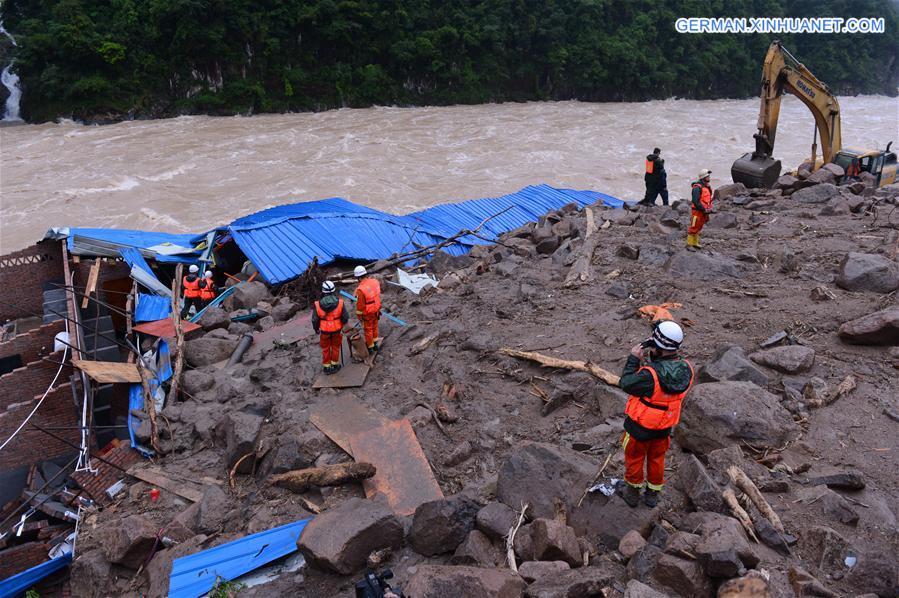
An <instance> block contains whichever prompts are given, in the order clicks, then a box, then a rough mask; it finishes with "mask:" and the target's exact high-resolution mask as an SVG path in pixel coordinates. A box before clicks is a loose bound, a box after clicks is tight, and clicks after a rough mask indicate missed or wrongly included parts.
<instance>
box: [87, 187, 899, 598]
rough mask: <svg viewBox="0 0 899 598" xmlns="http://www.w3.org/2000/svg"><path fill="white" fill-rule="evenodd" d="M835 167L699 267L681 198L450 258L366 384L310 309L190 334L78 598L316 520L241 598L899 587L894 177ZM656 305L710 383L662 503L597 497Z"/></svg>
mask: <svg viewBox="0 0 899 598" xmlns="http://www.w3.org/2000/svg"><path fill="white" fill-rule="evenodd" d="M819 172H820V171H819ZM830 174H831V177H828V176H826V175H820V174H818V173H816V174H815V175H809V174H808V173H806V172H805V171H800V172H799V175H800V176H798V177H794V176H792V175H785V176H783V177H781V179H780V180H779V181H778V184H777V186H776V188H775V189H773V190H770V191H766V190H756V189H745V188H743V187H742V185H726V186H724V187H722V188H720V189H719V190H718V195H719V197H718V199H717V200H716V209H717V210H718V211H717V212H716V213H714V214H713V215H712V217H711V220H710V222H709V225H708V229H707V232H706V234H705V235H704V237H703V241H704V242H705V249H704V250H702V251H698V252H696V251H688V250H687V249H686V247H685V244H684V235H685V232H684V231H685V228H686V222H687V218H688V215H689V209H688V207H687V206H686V202H677V203H676V204H675V205H674V206H673V207H670V208H661V207H655V208H640V209H638V210H633V209H625V208H617V209H609V208H605V207H603V206H602V205H594V206H590V207H587V208H585V209H582V210H581V209H578V207H577V206H576V205H570V206H566V207H564V208H562V209H560V210H558V211H556V212H551V213H549V214H546V215H545V216H543V217H542V218H540V220H539V221H538V222H534V223H530V224H527V225H525V226H523V227H521V228H519V229H516V230H514V231H511V232H509V233H508V234H505V235H503V236H502V237H501V238H500V239H499V240H498V241H497V243H496V244H495V245H490V246H478V247H475V248H474V249H473V250H472V251H471V253H470V254H469V255H468V256H466V257H465V258H452V257H451V256H439V257H438V258H436V259H434V260H433V261H432V262H431V263H430V266H429V267H428V269H429V271H431V272H432V273H433V274H434V275H436V277H437V278H438V279H439V281H440V282H439V284H438V286H437V287H436V288H435V287H432V286H431V287H426V288H423V289H421V291H420V293H418V294H413V293H411V292H409V291H407V290H405V289H404V288H402V287H399V286H395V285H385V286H384V295H383V300H384V308H385V310H386V311H389V312H391V313H393V314H396V315H397V316H398V317H399V318H401V319H402V321H403V322H404V323H405V325H400V324H397V323H395V322H392V321H389V320H387V319H382V320H381V328H382V333H381V334H382V336H383V338H384V340H383V344H382V349H381V351H380V352H379V353H378V355H377V357H376V359H375V360H374V362H373V365H372V367H371V370H370V372H368V373H367V377H365V378H364V380H363V383H361V385H356V386H354V387H352V388H322V389H314V388H313V383H314V381H315V379H316V376H317V375H318V373H319V371H320V367H321V366H320V360H319V352H318V343H317V339H316V338H315V337H314V336H313V332H312V328H311V324H310V323H309V314H308V311H307V310H306V309H305V308H304V307H301V305H300V303H298V302H297V301H295V300H294V299H292V298H290V297H288V296H287V295H280V296H275V295H272V294H271V292H270V291H269V290H268V289H266V288H265V286H264V285H262V284H261V283H252V284H249V285H243V286H244V287H245V288H242V289H241V291H240V292H239V293H238V292H235V293H234V294H233V295H232V296H231V297H230V298H229V300H228V301H226V302H225V305H224V306H223V308H221V309H216V310H209V311H208V312H207V313H205V314H204V315H203V317H202V318H201V319H200V320H199V322H198V323H199V324H200V325H201V326H202V328H203V330H202V331H198V332H197V333H194V334H197V336H196V337H191V338H189V339H188V340H186V341H185V343H184V355H185V358H186V365H187V369H186V370H185V373H184V377H183V384H182V388H181V396H180V400H177V401H170V402H168V403H167V404H166V406H165V408H164V409H163V410H162V411H161V412H160V414H159V415H160V418H159V419H160V422H161V423H160V425H159V434H158V437H157V438H154V439H152V440H155V441H156V442H158V444H159V446H160V448H161V453H162V454H161V455H160V456H159V457H158V459H156V460H155V462H154V463H150V462H142V463H139V464H137V465H133V466H130V467H129V473H130V474H131V475H130V476H129V477H128V479H127V481H128V484H127V488H126V489H125V490H124V491H123V492H121V493H119V494H117V495H116V496H115V497H114V498H112V499H111V502H110V504H107V506H106V507H105V508H103V509H102V510H101V509H96V508H89V509H85V510H84V511H83V512H84V516H83V520H82V522H81V525H80V536H79V545H78V553H77V556H76V558H75V560H74V562H73V564H72V571H71V583H72V592H73V594H75V595H79V596H101V595H110V594H112V595H140V594H143V595H150V596H162V595H166V593H167V591H168V590H167V588H168V587H169V586H168V584H169V577H170V575H171V574H172V568H173V567H172V563H173V562H174V561H176V560H177V559H178V558H181V557H184V556H186V555H191V554H196V553H199V552H202V551H204V550H208V549H210V548H212V547H215V546H219V545H222V544H225V543H227V542H229V541H233V540H236V539H240V538H243V537H245V536H249V535H252V534H256V533H259V532H263V531H265V530H269V529H271V528H274V527H276V526H280V525H285V524H289V523H292V522H296V521H299V520H303V519H308V518H311V520H310V521H309V522H308V523H307V524H306V527H305V529H304V530H303V531H302V534H301V535H299V538H298V541H297V543H296V547H297V548H298V550H299V553H300V554H301V555H302V556H303V557H304V559H305V562H306V567H305V568H303V569H301V570H300V571H299V572H296V571H295V572H292V573H283V574H281V575H280V576H276V577H274V578H273V579H268V580H267V582H266V583H264V584H262V585H253V586H249V587H244V589H242V590H240V592H239V594H238V595H247V596H254V595H256V596H263V595H264V596H270V595H290V594H304V593H305V594H306V595H322V596H324V595H349V594H351V593H352V588H353V586H354V584H355V583H356V581H358V580H359V579H361V578H362V576H363V574H364V572H365V570H366V569H367V568H369V569H371V570H373V571H378V570H381V569H384V568H390V569H391V570H392V571H393V574H394V578H393V579H391V580H390V584H391V585H394V586H396V587H400V588H402V589H403V591H404V592H406V594H407V595H409V596H415V597H416V598H422V597H425V598H426V597H437V596H447V595H462V596H497V597H500V596H502V597H506V596H509V597H512V596H528V597H550V596H552V597H558V596H571V597H575V596H590V595H597V596H599V595H601V596H622V595H623V596H631V597H638V596H745V595H754V596H766V595H770V596H790V595H794V594H795V595H823V596H829V595H833V596H836V595H857V594H864V593H869V594H872V593H873V594H877V595H879V596H893V595H895V592H896V587H897V582H899V564H897V561H896V558H895V555H896V554H899V526H897V519H896V514H897V509H899V505H897V504H896V500H895V497H896V496H897V495H899V477H897V476H896V475H895V473H894V471H893V470H894V469H895V466H894V464H895V461H896V453H897V451H899V443H897V440H896V439H897V434H896V425H897V421H896V420H897V418H899V416H896V413H897V412H899V403H897V396H896V392H895V380H896V375H897V374H896V367H897V364H899V356H897V355H896V349H895V347H896V345H897V344H899V337H897V335H899V324H897V315H896V311H897V309H899V304H897V303H896V301H897V299H896V293H895V291H896V289H897V288H899V268H897V261H896V258H897V254H899V232H897V225H899V222H897V219H899V217H897V216H895V215H893V210H894V209H895V208H896V206H897V205H899V186H897V185H890V186H888V187H885V188H882V189H874V188H872V187H870V186H867V185H866V184H864V183H863V182H862V183H857V182H854V183H851V184H839V183H840V182H839V181H838V177H836V176H834V175H833V173H830ZM831 178H833V180H830V179H831ZM818 179H822V180H818ZM685 208H686V209H685ZM891 218H892V220H891ZM315 281H316V282H317V281H318V277H317V276H316V278H315ZM310 285H311V283H310ZM307 287H309V285H306V286H304V287H303V289H304V290H302V291H297V292H298V293H300V294H302V293H306V294H308V289H307ZM309 288H311V287H309ZM678 304H679V305H678ZM647 306H652V307H653V308H664V309H665V310H668V313H669V314H670V315H671V317H673V318H675V319H676V320H677V321H679V322H680V323H681V324H682V325H683V326H684V328H685V330H686V335H687V338H686V343H685V345H684V353H685V355H686V356H687V357H688V358H689V359H690V360H691V361H692V362H693V364H694V365H695V368H696V372H697V377H698V384H697V385H696V386H695V387H694V388H693V390H692V391H691V393H690V394H689V395H688V397H687V400H686V402H685V404H684V407H683V418H682V421H681V424H680V425H679V426H677V428H676V430H675V435H674V439H673V443H672V449H671V451H670V452H669V459H668V468H667V471H666V477H667V480H666V485H665V490H664V493H663V495H662V500H661V502H660V504H659V505H658V506H657V507H655V508H653V509H650V508H647V507H645V506H643V505H642V504H641V505H640V506H639V507H637V508H631V507H629V506H627V505H626V504H625V503H624V501H623V500H622V499H621V498H620V497H619V496H618V495H616V494H614V493H611V492H609V493H608V495H607V494H606V492H603V491H602V489H603V488H611V487H613V486H614V480H615V479H616V478H621V477H622V473H623V461H622V455H621V451H620V448H619V441H620V438H621V430H622V418H623V410H624V402H625V400H626V396H625V395H624V394H623V393H622V392H621V391H620V390H618V389H617V388H615V386H614V385H615V384H616V380H617V374H616V372H619V371H620V369H621V367H622V365H623V363H624V358H625V357H626V355H627V350H628V348H629V347H631V346H633V345H635V344H636V343H639V342H640V341H642V340H644V339H645V338H646V337H647V334H648V330H649V321H650V320H651V319H652V317H653V315H654V314H656V313H658V309H645V308H646V307H647ZM251 310H257V311H258V312H260V313H265V314H267V315H265V316H264V317H261V318H259V319H257V320H256V321H255V322H247V321H241V318H240V316H242V315H245V314H247V313H249V312H250V311H251ZM666 317H667V316H666ZM245 334H252V335H253V337H254V342H253V344H252V345H251V346H250V348H249V349H248V350H247V351H246V353H245V354H244V355H243V356H242V358H241V359H240V360H239V361H238V362H237V363H232V364H230V365H227V362H228V360H229V357H230V356H231V354H232V353H233V352H234V350H235V349H236V348H237V346H238V344H239V342H240V339H241V336H242V335H245ZM889 347H892V348H889ZM889 351H892V353H889ZM572 364H574V365H572ZM163 422H164V423H163ZM142 430H143V431H144V435H143V436H142V437H141V438H139V441H140V442H141V443H143V444H148V443H149V441H150V440H151V439H150V438H148V437H147V436H146V433H147V430H146V429H145V428H142ZM153 490H157V495H158V498H155V499H154V498H152V495H151V492H152V491H153ZM591 490H592V491H591ZM159 491H161V492H159ZM223 581H229V583H230V582H231V580H230V578H226V577H225V576H224V575H223ZM234 583H236V584H238V585H239V584H240V583H242V582H240V580H238V581H237V582H234ZM254 583H255V582H254Z"/></svg>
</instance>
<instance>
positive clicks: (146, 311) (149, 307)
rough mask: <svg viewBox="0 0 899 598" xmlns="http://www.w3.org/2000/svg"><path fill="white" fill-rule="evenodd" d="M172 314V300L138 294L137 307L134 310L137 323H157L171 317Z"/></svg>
mask: <svg viewBox="0 0 899 598" xmlns="http://www.w3.org/2000/svg"><path fill="white" fill-rule="evenodd" d="M171 313H172V300H171V299H170V298H168V297H159V296H158V295H147V294H145V293H138V294H137V307H136V308H135V309H134V321H135V322H155V321H156V320H162V319H163V318H167V317H169V315H170V314H171Z"/></svg>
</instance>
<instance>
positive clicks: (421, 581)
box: [403, 565, 527, 598]
mask: <svg viewBox="0 0 899 598" xmlns="http://www.w3.org/2000/svg"><path fill="white" fill-rule="evenodd" d="M526 585H527V584H526V583H525V582H524V580H523V579H521V578H520V577H519V576H517V575H515V574H514V573H512V572H511V571H509V570H506V569H482V568H480V567H464V566H463V567H447V566H443V565H419V566H418V568H417V569H416V571H415V573H414V574H413V575H412V577H411V578H410V579H409V583H407V584H406V586H405V587H404V588H403V593H404V594H405V595H406V596H414V597H415V598H445V597H446V596H471V597H472V598H519V597H520V596H521V595H522V592H523V591H524V588H525V586H526Z"/></svg>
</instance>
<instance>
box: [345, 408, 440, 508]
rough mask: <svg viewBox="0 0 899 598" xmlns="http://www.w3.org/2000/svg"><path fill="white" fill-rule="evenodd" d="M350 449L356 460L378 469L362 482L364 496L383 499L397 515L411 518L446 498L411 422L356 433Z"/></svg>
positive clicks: (402, 421) (391, 424)
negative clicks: (428, 505) (425, 507)
mask: <svg viewBox="0 0 899 598" xmlns="http://www.w3.org/2000/svg"><path fill="white" fill-rule="evenodd" d="M350 446H351V447H352V449H353V455H354V457H353V458H354V459H356V461H358V462H364V463H371V464H372V465H374V466H375V468H377V472H376V473H375V475H374V477H372V478H369V479H367V480H364V481H363V482H362V487H363V488H364V489H365V495H366V496H367V497H368V498H371V499H373V498H375V497H377V496H384V497H385V498H386V499H387V504H388V505H389V506H390V508H391V509H392V510H393V512H394V513H396V514H397V515H399V516H406V515H412V514H413V513H415V509H416V508H417V507H418V506H419V505H421V504H423V503H426V502H430V501H432V500H438V499H441V498H443V492H442V491H441V490H440V485H439V484H438V483H437V480H436V479H434V473H433V472H432V471H431V466H430V464H429V463H428V459H427V458H426V457H425V454H424V451H422V450H421V445H420V444H419V443H418V438H416V436H415V431H414V430H413V429H412V424H410V423H409V420H408V419H405V418H404V419H401V420H398V421H388V422H387V423H385V424H384V425H382V426H380V427H378V428H374V429H369V430H364V431H362V432H359V433H357V434H354V435H353V436H352V437H351V438H350Z"/></svg>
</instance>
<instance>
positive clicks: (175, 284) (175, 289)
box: [166, 264, 184, 404]
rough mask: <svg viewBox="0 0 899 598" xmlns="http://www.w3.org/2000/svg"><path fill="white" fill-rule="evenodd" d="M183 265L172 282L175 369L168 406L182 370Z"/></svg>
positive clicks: (179, 267)
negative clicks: (181, 304)
mask: <svg viewBox="0 0 899 598" xmlns="http://www.w3.org/2000/svg"><path fill="white" fill-rule="evenodd" d="M183 272H184V265H183V264H178V265H177V266H176V267H175V279H174V280H173V281H172V323H173V324H174V327H175V352H176V353H175V368H174V372H173V374H172V386H171V387H169V394H168V396H167V397H166V402H167V403H168V404H173V403H174V402H175V400H176V399H177V398H178V390H179V389H178V387H179V385H180V384H181V372H182V370H183V369H184V328H183V327H182V326H181V306H180V303H181V301H180V300H181V276H182V274H183Z"/></svg>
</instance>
